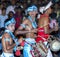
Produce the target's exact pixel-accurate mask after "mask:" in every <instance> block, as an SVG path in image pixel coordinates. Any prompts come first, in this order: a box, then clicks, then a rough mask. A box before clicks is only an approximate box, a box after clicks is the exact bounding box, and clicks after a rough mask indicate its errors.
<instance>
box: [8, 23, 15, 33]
mask: <svg viewBox="0 0 60 57" xmlns="http://www.w3.org/2000/svg"><path fill="white" fill-rule="evenodd" d="M7 29H8V30H10V31H11V32H14V30H15V24H10V25H8V26H7Z"/></svg>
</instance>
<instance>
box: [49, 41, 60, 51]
mask: <svg viewBox="0 0 60 57" xmlns="http://www.w3.org/2000/svg"><path fill="white" fill-rule="evenodd" d="M50 49H51V50H52V51H53V52H57V51H59V50H60V42H59V41H58V40H53V41H52V42H51V43H50Z"/></svg>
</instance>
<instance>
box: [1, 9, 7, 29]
mask: <svg viewBox="0 0 60 57" xmlns="http://www.w3.org/2000/svg"><path fill="white" fill-rule="evenodd" d="M7 18H8V15H6V8H2V14H1V15H0V28H4V21H5V20H6V19H7Z"/></svg>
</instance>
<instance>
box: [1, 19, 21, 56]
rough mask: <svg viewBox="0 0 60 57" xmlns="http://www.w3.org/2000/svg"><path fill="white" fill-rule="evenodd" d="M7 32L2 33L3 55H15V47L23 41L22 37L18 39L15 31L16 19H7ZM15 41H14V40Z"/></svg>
mask: <svg viewBox="0 0 60 57" xmlns="http://www.w3.org/2000/svg"><path fill="white" fill-rule="evenodd" d="M5 28H6V30H5V32H4V34H3V35H2V47H3V53H2V55H1V57H14V54H13V49H14V47H17V46H18V45H19V44H20V43H21V42H22V39H19V40H18V39H16V38H15V36H14V34H13V32H14V30H15V20H14V18H12V19H7V20H6V21H5ZM13 41H14V42H15V43H14V42H13Z"/></svg>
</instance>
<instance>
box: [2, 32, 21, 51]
mask: <svg viewBox="0 0 60 57" xmlns="http://www.w3.org/2000/svg"><path fill="white" fill-rule="evenodd" d="M19 41H21V40H19ZM19 43H21V42H19ZM2 44H3V48H4V49H5V50H7V51H9V50H13V48H14V47H15V46H16V43H13V40H12V38H11V37H10V35H9V34H7V33H5V35H4V36H3V37H2Z"/></svg>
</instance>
